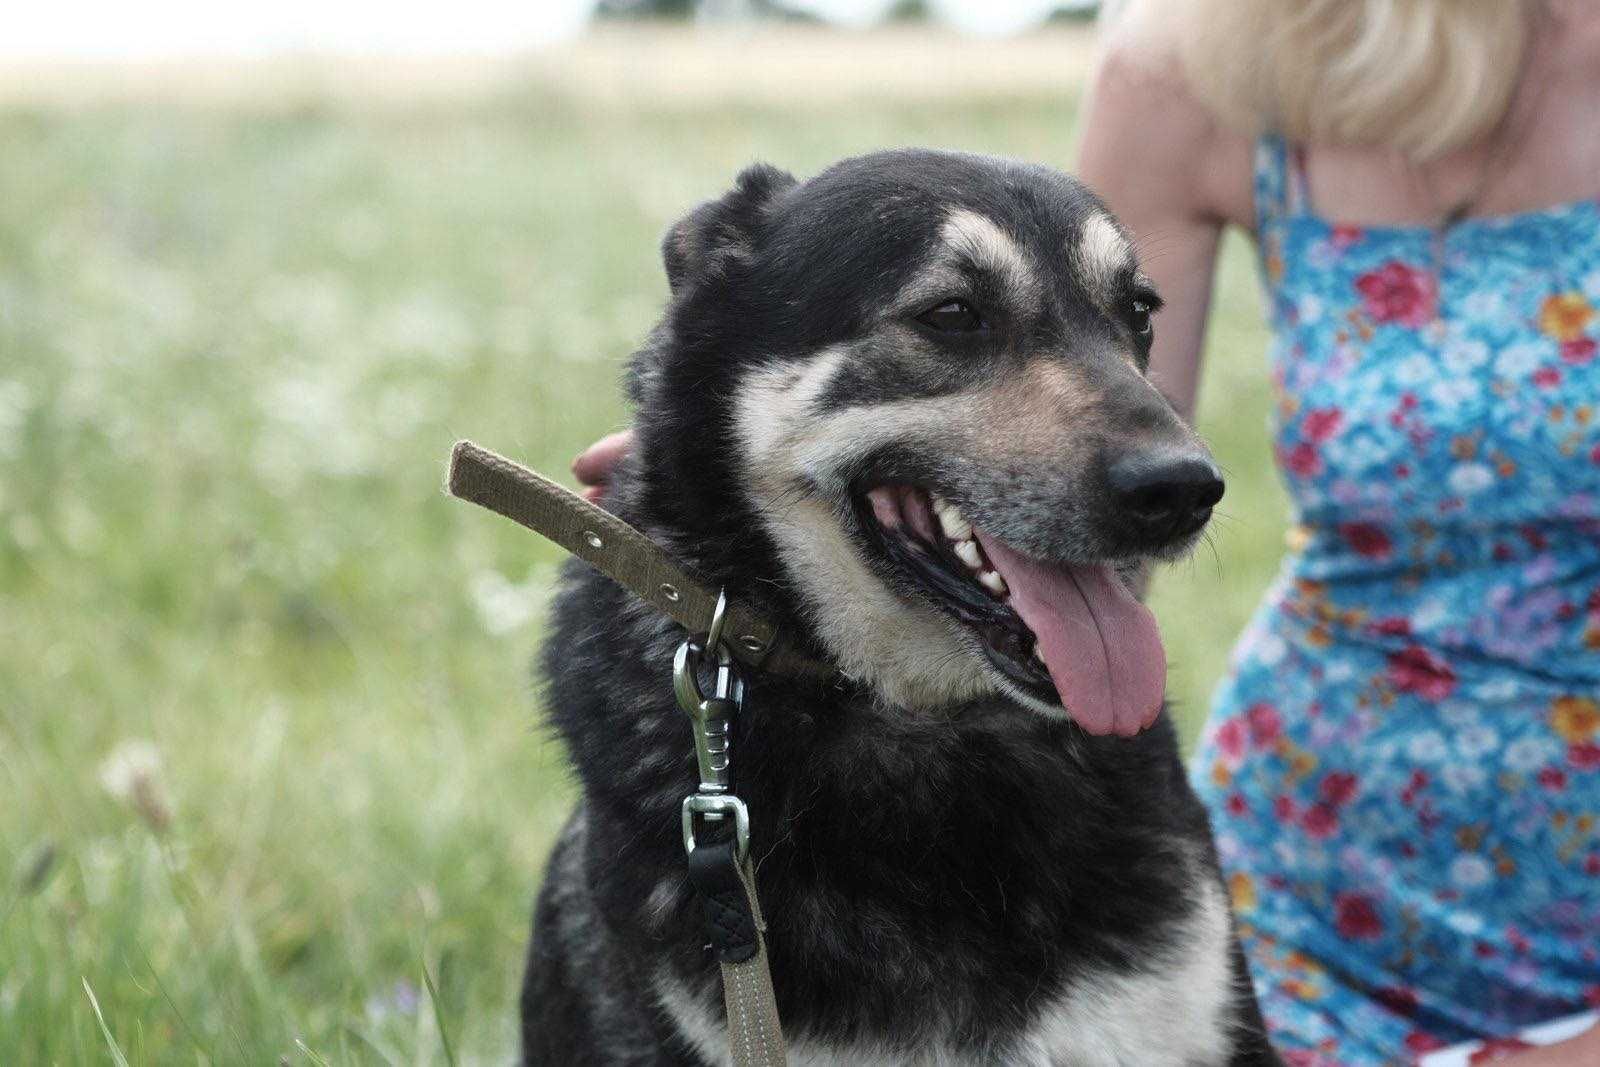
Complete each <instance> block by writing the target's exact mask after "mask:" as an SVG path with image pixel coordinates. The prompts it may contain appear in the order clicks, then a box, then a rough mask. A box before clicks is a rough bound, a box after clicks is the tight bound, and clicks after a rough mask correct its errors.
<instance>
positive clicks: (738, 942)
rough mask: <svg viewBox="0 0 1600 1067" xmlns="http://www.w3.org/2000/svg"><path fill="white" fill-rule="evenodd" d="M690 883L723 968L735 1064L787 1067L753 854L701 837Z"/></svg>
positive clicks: (730, 1050)
mask: <svg viewBox="0 0 1600 1067" xmlns="http://www.w3.org/2000/svg"><path fill="white" fill-rule="evenodd" d="M689 882H690V884H691V885H693V886H694V888H695V891H696V892H697V893H698V894H699V897H700V903H701V906H702V908H703V909H704V911H705V928H706V938H707V940H708V941H709V942H710V946H711V951H712V953H713V954H714V955H715V956H716V957H717V962H718V964H719V965H720V966H721V968H722V1002H723V1007H724V1008H725V1009H726V1011H727V1016H728V1053H729V1056H730V1059H731V1061H732V1064H733V1067H786V1064H787V1062H788V1059H787V1052H786V1051H785V1048H784V1041H783V1027H782V1025H781V1024H780V1023H779V1021H778V1000H777V997H776V996H775V995H774V994H773V991H772V971H771V969H770V968H769V967H768V966H767V942H766V938H765V937H763V936H762V934H763V932H764V931H765V930H766V928H767V924H766V922H765V921H764V920H763V919H762V917H761V905H760V904H759V903H757V901H756V885H755V872H754V871H753V870H752V868H751V865H750V857H749V856H748V855H747V856H745V858H744V859H742V860H741V859H739V858H738V854H737V852H736V850H735V848H734V843H733V842H732V841H731V840H723V841H719V842H717V843H716V844H710V843H707V842H701V843H700V844H699V845H697V846H696V847H695V850H694V851H693V852H691V853H689Z"/></svg>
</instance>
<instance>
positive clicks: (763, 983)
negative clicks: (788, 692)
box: [447, 441, 835, 1067]
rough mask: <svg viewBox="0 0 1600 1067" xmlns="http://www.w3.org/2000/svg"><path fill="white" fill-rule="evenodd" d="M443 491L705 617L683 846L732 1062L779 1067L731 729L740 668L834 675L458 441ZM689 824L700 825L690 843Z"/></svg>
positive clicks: (656, 557) (676, 608) (677, 570)
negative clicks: (708, 670) (706, 679)
mask: <svg viewBox="0 0 1600 1067" xmlns="http://www.w3.org/2000/svg"><path fill="white" fill-rule="evenodd" d="M447 486H448V489H449V492H450V494H451V495H452V496H455V497H458V498H460V499H462V500H466V501H469V502H471V503H474V504H478V505H480V506H481V507H485V508H488V509H489V510H490V511H493V512H495V513H497V514H499V515H503V516H505V517H506V518H508V519H511V520H512V521H514V522H517V523H519V524H521V525H523V526H525V527H527V528H528V529H530V530H532V531H534V532H535V533H538V534H541V535H543V536H544V537H547V538H549V539H550V540H551V541H554V542H555V543H556V544H558V545H560V546H561V547H562V548H565V549H566V550H567V551H568V552H571V553H572V554H573V555H575V556H578V557H579V558H580V559H583V560H584V561H586V562H587V563H589V564H591V565H592V566H594V567H595V568H596V569H598V570H599V571H600V572H601V573H602V574H604V575H606V576H607V577H608V578H610V579H612V580H613V581H615V582H617V583H618V584H620V585H621V586H623V588H625V589H628V590H629V591H631V592H633V593H634V594H635V595H637V596H638V597H639V598H640V599H642V600H644V601H645V603H647V604H650V605H651V606H653V607H655V608H657V609H659V610H660V611H662V612H665V613H666V614H667V615H668V616H670V617H671V618H672V619H673V620H674V621H675V622H677V623H678V624H679V625H681V626H683V627H684V628H685V629H686V630H688V631H689V633H690V634H691V635H693V634H695V633H697V632H698V624H699V623H700V621H701V620H703V619H706V618H708V617H709V619H710V622H709V624H708V625H707V627H706V631H705V637H704V639H703V640H696V639H695V638H694V637H693V636H690V637H688V638H686V639H685V640H684V641H683V643H682V644H680V645H679V646H678V650H677V653H676V654H675V655H674V656H673V662H672V687H673V692H674V694H675V696H676V697H677V700H678V706H679V707H680V708H682V709H683V710H684V712H686V713H687V714H688V716H689V720H690V722H691V723H692V724H693V728H694V729H693V732H694V748H695V762H696V763H697V765H698V767H699V771H700V787H699V789H698V790H697V791H696V792H694V793H691V794H690V795H689V796H687V797H685V798H684V800H683V807H682V812H681V823H682V831H683V847H684V852H685V853H686V854H687V856H688V867H689V881H690V884H691V885H693V886H694V888H695V891H696V893H697V894H698V895H699V897H700V904H701V911H702V915H703V919H704V924H705V933H706V940H707V941H708V942H709V943H710V947H711V950H712V952H713V954H714V955H715V956H716V957H717V963H718V966H719V967H720V968H721V971H722V999H723V1006H724V1008H725V1009H726V1011H727V1016H728V1053H729V1057H730V1062H731V1063H732V1065H733V1067H785V1065H786V1064H787V1063H788V1059H787V1053H786V1051H785V1045H784V1040H783V1027H782V1025H781V1023H780V1022H779V1019H778V1002H777V997H776V995H775V994H774V993H773V989H772V971H771V968H770V967H769V966H768V963H767V945H766V938H765V937H764V936H763V934H764V932H765V930H766V922H765V920H763V918H762V916H761V904H760V902H759V901H758V900H757V899H756V883H755V870H754V868H753V867H752V865H751V862H750V811H749V809H748V808H747V807H746V806H745V803H744V801H743V800H741V799H740V798H739V797H738V796H736V795H735V794H734V792H733V751H732V726H733V720H734V719H735V718H737V717H738V715H739V714H740V712H741V710H742V709H743V707H744V699H745V692H744V679H743V677H742V676H741V675H740V673H739V667H740V666H741V665H743V666H745V667H749V668H751V669H755V668H763V669H766V670H771V671H773V672H775V673H780V674H787V675H792V676H797V677H813V678H818V679H822V678H826V677H829V676H831V675H833V674H834V673H835V672H834V671H833V669H832V668H831V667H828V666H827V665H826V664H822V663H819V662H818V661H817V660H815V659H812V658H810V657H808V656H806V655H805V654H804V653H802V652H800V651H799V650H798V649H796V648H794V647H793V646H792V645H791V644H788V643H787V642H786V641H785V640H784V635H783V634H782V633H781V632H780V630H779V629H778V627H777V626H775V625H774V624H773V623H772V622H771V621H770V620H768V619H767V618H766V617H764V616H763V615H762V614H761V613H760V612H758V611H756V610H755V609H754V608H752V607H750V606H748V605H743V604H737V603H732V602H730V601H729V600H728V597H727V595H726V593H725V592H724V591H723V590H720V589H719V590H717V591H716V592H715V593H713V592H712V591H711V589H710V588H709V587H708V586H706V585H705V584H703V583H701V582H699V581H697V580H696V579H695V578H693V577H692V576H691V575H689V574H688V572H686V571H684V570H683V569H682V568H681V567H679V566H678V565H677V564H676V563H675V562H673V560H672V558H671V557H670V556H668V555H667V553H666V551H665V550H664V549H662V548H661V546H660V545H658V544H656V543H655V542H654V541H652V540H651V539H650V538H649V537H647V536H645V534H644V533H642V532H641V531H639V530H638V529H636V528H635V527H633V526H631V525H629V524H628V523H626V522H624V521H623V520H621V519H619V518H618V517H617V516H615V515H613V514H611V513H610V512H608V511H606V510H605V509H604V508H601V507H598V506H596V505H594V504H591V503H589V501H587V500H585V499H583V498H582V497H581V496H578V495H577V494H576V493H573V492H571V491H570V490H568V489H566V488H564V487H562V486H560V485H558V484H556V483H555V482H553V481H551V480H550V479H548V478H545V477H544V476H542V475H540V474H537V473H535V472H534V471H531V470H529V469H527V468H526V467H523V466H521V465H520V464H518V463H515V462H513V461H511V460H509V459H506V458H505V457H504V456H500V455H496V454H495V453H493V452H490V451H489V450H488V449H485V448H480V447H478V446H477V445H475V444H473V443H472V442H470V441H460V442H457V444H456V446H455V449H454V451H452V453H451V455H450V474H449V479H448V482H447ZM729 634H731V635H733V636H732V637H731V639H729V638H728V637H727V636H726V635H729ZM703 662H714V663H715V668H716V671H715V678H716V681H715V684H714V686H713V690H712V694H711V695H710V696H709V697H708V696H706V695H705V694H704V693H703V692H702V691H701V689H700V681H699V672H700V667H701V665H702V663H703ZM697 826H699V827H701V828H702V829H701V832H700V833H699V834H698V835H697V834H696V827H697Z"/></svg>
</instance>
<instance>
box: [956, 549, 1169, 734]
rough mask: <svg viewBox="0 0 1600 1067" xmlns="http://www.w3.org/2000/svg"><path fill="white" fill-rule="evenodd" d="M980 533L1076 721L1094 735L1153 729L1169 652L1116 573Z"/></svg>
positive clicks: (1149, 617)
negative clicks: (1034, 554) (1045, 557)
mask: <svg viewBox="0 0 1600 1067" xmlns="http://www.w3.org/2000/svg"><path fill="white" fill-rule="evenodd" d="M974 532H975V533H976V535H977V538H978V543H979V544H980V545H982V546H983V551H984V554H985V555H987V556H988V557H989V562H990V563H991V564H993V565H994V569H995V570H997V571H999V572H1000V577H1002V578H1004V579H1005V580H1006V586H1007V587H1008V588H1009V589H1010V590H1011V600H1010V603H1011V607H1012V608H1013V609H1014V610H1015V611H1016V613H1017V614H1018V615H1020V616H1022V621H1023V622H1025V623H1027V624H1028V628H1029V629H1031V630H1032V631H1033V633H1034V636H1035V637H1036V638H1038V642H1039V643H1038V648H1039V653H1040V655H1041V656H1043V657H1044V663H1045V667H1046V668H1047V669H1048V670H1049V671H1050V680H1051V681H1053V682H1054V683H1055V687H1056V692H1057V693H1058V694H1060V696H1061V704H1062V706H1063V707H1065V708H1066V709H1067V714H1069V715H1071V716H1072V718H1073V721H1075V722H1076V723H1077V724H1078V725H1079V726H1081V727H1083V728H1084V729H1085V730H1087V731H1089V732H1090V733H1091V734H1111V733H1115V734H1122V735H1124V736H1131V735H1133V734H1136V733H1138V732H1139V731H1140V730H1142V729H1144V728H1145V727H1146V726H1149V725H1150V724H1151V723H1152V722H1154V721H1155V719H1156V716H1157V715H1158V714H1159V713H1160V711H1161V702H1162V699H1163V697H1164V696H1165V691H1166V684H1167V654H1166V650H1165V649H1163V648H1162V647H1161V633H1160V631H1159V630H1157V629H1156V620H1155V616H1153V615H1151V614H1150V611H1149V609H1148V608H1146V607H1145V606H1144V605H1143V604H1141V603H1139V602H1138V601H1137V600H1135V599H1134V597H1133V594H1132V593H1130V592H1129V591H1128V588H1127V586H1125V585H1124V584H1123V583H1122V581H1121V580H1120V579H1118V577H1117V575H1116V573H1115V572H1113V571H1112V569H1111V568H1110V567H1109V566H1106V565H1103V564H1102V565H1096V566H1084V567H1069V566H1064V565H1061V564H1055V563H1045V562H1043V561H1041V560H1037V559H1033V558H1031V557H1028V556H1024V555H1023V554H1022V553H1020V552H1017V551H1015V550H1013V549H1011V548H1008V547H1007V546H1006V545H1005V544H1003V543H1001V542H1000V541H997V540H995V539H994V538H992V537H988V536H985V535H984V533H983V531H981V530H977V531H974Z"/></svg>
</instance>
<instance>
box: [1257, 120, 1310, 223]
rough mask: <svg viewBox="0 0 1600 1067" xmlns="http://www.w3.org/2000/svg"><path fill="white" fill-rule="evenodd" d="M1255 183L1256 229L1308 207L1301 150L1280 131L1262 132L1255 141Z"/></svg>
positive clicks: (1307, 191) (1308, 200)
mask: <svg viewBox="0 0 1600 1067" xmlns="http://www.w3.org/2000/svg"><path fill="white" fill-rule="evenodd" d="M1255 182H1256V223H1257V226H1258V228H1259V226H1260V225H1261V224H1263V223H1267V222H1271V221H1273V220H1275V219H1280V218H1285V217H1287V216H1290V215H1300V214H1303V213H1304V212H1305V211H1307V210H1308V209H1309V206H1310V204H1311V197H1310V192H1309V188H1308V186H1307V183H1306V168H1305V152H1304V150H1303V149H1301V148H1300V147H1299V146H1298V145H1291V144H1290V143H1289V142H1288V140H1287V139H1285V138H1284V137H1283V135H1282V134H1277V133H1268V134H1263V135H1262V137H1261V138H1260V139H1259V140H1258V141H1257V142H1256V162H1255Z"/></svg>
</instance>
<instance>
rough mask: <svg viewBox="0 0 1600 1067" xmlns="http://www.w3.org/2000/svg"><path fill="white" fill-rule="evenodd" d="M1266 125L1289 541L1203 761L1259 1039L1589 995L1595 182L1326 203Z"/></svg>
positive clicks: (1268, 277)
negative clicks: (1354, 213) (1376, 210)
mask: <svg viewBox="0 0 1600 1067" xmlns="http://www.w3.org/2000/svg"><path fill="white" fill-rule="evenodd" d="M1302 175H1303V168H1302V167H1301V166H1300V165H1299V163H1298V161H1297V160H1296V159H1295V158H1294V154H1293V153H1292V152H1290V151H1289V150H1288V149H1286V147H1285V145H1284V142H1283V141H1282V140H1281V139H1278V138H1267V139H1265V140H1264V141H1263V142H1262V143H1261V144H1260V146H1259V150H1258V153H1257V163H1256V199H1257V211H1258V215H1259V218H1258V230H1257V233H1258V238H1259V241H1260V249H1261V259H1262V269H1263V273H1264V276H1265V285H1266V289H1267V294H1268V301H1269V309H1270V316H1271V320H1272V326H1273V329H1274V335H1275V336H1274V342H1273V345H1272V349H1271V365H1272V377H1273V382H1274V387H1275V392H1276V399H1277V404H1276V411H1275V416H1274V426H1273V432H1274V442H1275V449H1276V453H1277V459H1278V464H1279V466H1280V468H1281V470H1282V475H1283V477H1284V479H1285V481H1286V482H1287V485H1288V488H1289V491H1290V494H1291V496H1292V498H1293V500H1294V504H1295V525H1294V526H1293V527H1292V529H1291V532H1290V538H1289V542H1290V545H1289V548H1290V551H1289V555H1288V558H1287V559H1286V561H1285V563H1284V565H1283V568H1282V571H1281V573H1280V575H1279V577H1278V579H1277V580H1276V582H1275V584H1274V586H1273V588H1272V589H1271V591H1270V592H1269V593H1268V595H1267V597H1266V599H1265V601H1264V602H1263V603H1262V605H1261V607H1260V608H1259V610H1258V611H1257V613H1256V615H1255V618H1254V619H1253V621H1252V622H1251V624H1250V626H1249V629H1248V630H1247V631H1246V633H1245V635H1244V637H1243V639H1242V640H1241V642H1240V644H1239V647H1238V648H1237V650H1236V651H1235V653H1234V660H1233V663H1232V668H1231V671H1230V675H1229V677H1228V678H1227V680H1226V681H1225V682H1224V683H1223V685H1222V687H1221V689H1220V690H1219V692H1218V694H1217V697H1216V700H1215V704H1214V706H1213V708H1212V712H1211V716H1210V719H1209V721H1208V723H1207V725H1206V728H1205V730H1204V732H1203V734H1202V737H1201V741H1200V746H1199V749H1198V751H1197V753H1196V757H1195V762H1194V765H1193V774H1194V778H1195V784H1196V786H1197V787H1198V788H1199V790H1200V792H1201V795H1202V796H1203V797H1204V798H1205V800H1206V802H1207V804H1208V805H1209V807H1210V809H1211V812H1212V817H1213V821H1214V824H1215V827H1216V833H1217V844H1218V848H1219V850H1220V853H1221V857H1222V863H1223V868H1224V871H1225V875H1226V877H1227V879H1228V886H1229V889H1230V891H1231V893H1232V897H1233V903H1234V907H1235V909H1236V912H1237V915H1238V919H1239V924H1240V932H1241V936H1242V937H1243V939H1244V943H1245V947H1246V950H1247V953H1248V955H1249V957H1250V962H1251V967H1252V970H1253V973H1254V976H1255V980H1256V983H1257V987H1258V990H1259V992H1260V994H1261V998H1262V1007H1263V1009H1264V1010H1265V1012H1266V1014H1267V1016H1268V1021H1269V1024H1270V1026H1271V1028H1272V1031H1273V1034H1274V1036H1275V1042H1276V1043H1277V1044H1278V1045H1279V1046H1280V1048H1281V1049H1282V1050H1283V1051H1284V1053H1285V1055H1286V1058H1287V1059H1288V1060H1289V1062H1290V1063H1291V1064H1295V1065H1308V1067H1309V1065H1322V1064H1353V1065H1359V1064H1389V1063H1406V1062H1410V1061H1412V1060H1413V1058H1414V1057H1415V1056H1416V1055H1418V1054H1419V1053H1422V1052H1425V1051H1427V1050H1429V1049H1431V1048H1436V1047H1439V1046H1440V1045H1444V1044H1451V1043H1454V1042H1457V1041H1462V1040H1466V1039H1469V1038H1472V1037H1477V1036H1482V1035H1489V1034H1501V1033H1505V1032H1508V1031H1514V1030H1516V1029H1519V1028H1521V1027H1524V1026H1526V1025H1529V1024H1532V1023H1537V1022H1540V1021H1544V1020H1549V1019H1552V1018H1556V1017H1560V1016H1564V1015H1570V1014H1573V1013H1575V1012H1579V1011H1582V1010H1584V1009H1585V1008H1586V1007H1589V1006H1593V1005H1595V1004H1596V1003H1600V358H1597V344H1596V340H1597V338H1600V313H1597V308H1600V201H1584V202H1579V203H1575V204H1571V205H1568V206H1564V207H1558V208H1552V209H1549V210H1544V211H1536V212H1530V213H1527V214H1521V215H1515V216H1508V217H1502V218H1484V219H1469V220H1467V221H1465V222H1462V223H1460V224H1459V225H1457V226H1455V227H1453V228H1451V229H1449V230H1448V231H1445V232H1444V233H1442V234H1440V233H1438V232H1436V231H1435V230H1433V229H1431V228H1425V227H1354V226H1341V225H1336V224H1334V223H1331V222H1328V221H1326V220H1324V219H1322V218H1320V217H1318V216H1317V215H1316V214H1315V213H1314V211H1313V210H1312V208H1311V207H1310V205H1309V201H1308V198H1307V196H1306V192H1305V183H1304V180H1303V176H1302Z"/></svg>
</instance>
